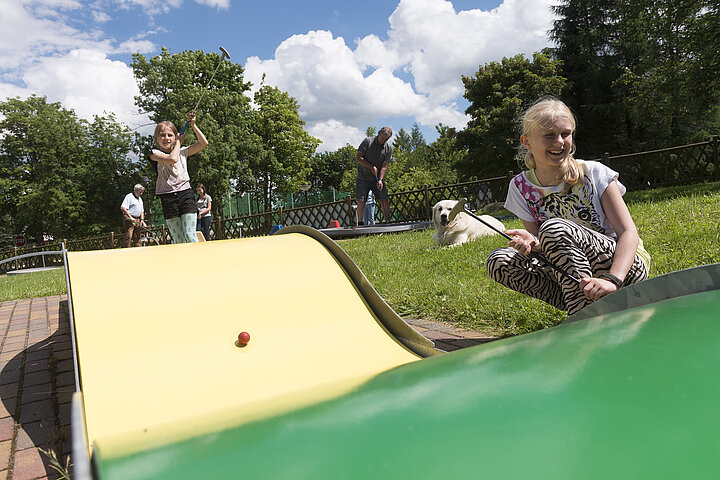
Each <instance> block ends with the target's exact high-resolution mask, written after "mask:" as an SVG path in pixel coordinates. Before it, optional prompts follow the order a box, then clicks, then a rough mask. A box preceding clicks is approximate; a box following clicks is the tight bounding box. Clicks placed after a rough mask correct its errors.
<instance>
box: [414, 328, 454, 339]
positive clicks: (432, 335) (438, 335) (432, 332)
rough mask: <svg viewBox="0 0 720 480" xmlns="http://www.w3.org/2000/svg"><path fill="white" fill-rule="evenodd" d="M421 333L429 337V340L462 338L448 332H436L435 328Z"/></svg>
mask: <svg viewBox="0 0 720 480" xmlns="http://www.w3.org/2000/svg"><path fill="white" fill-rule="evenodd" d="M423 335H425V337H427V338H429V339H430V340H446V339H447V340H454V339H459V338H462V337H458V336H456V335H451V334H449V333H445V332H438V331H437V330H428V331H427V332H425V333H424V334H423Z"/></svg>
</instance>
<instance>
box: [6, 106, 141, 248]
mask: <svg viewBox="0 0 720 480" xmlns="http://www.w3.org/2000/svg"><path fill="white" fill-rule="evenodd" d="M0 116H1V117H2V120H0V132H1V134H0V173H1V175H0V191H2V192H3V193H2V197H0V209H1V210H2V212H3V213H4V214H8V215H10V216H11V218H12V222H13V224H14V227H15V233H24V234H26V235H29V236H30V237H33V238H36V239H40V238H41V237H42V235H43V234H49V235H53V236H55V237H68V236H81V235H87V234H93V233H98V232H101V231H107V230H110V229H117V228H118V227H119V226H120V202H121V201H122V198H123V197H124V195H125V194H127V193H128V192H130V191H132V186H133V185H134V184H135V183H136V182H138V181H139V180H140V177H139V174H138V168H137V165H136V164H133V162H132V161H131V159H130V157H129V155H128V154H129V152H131V151H132V136H131V134H130V132H129V131H128V130H127V128H126V127H124V126H121V125H119V124H118V123H117V122H116V121H115V118H114V116H112V115H108V116H104V117H98V116H96V117H95V118H94V120H93V122H92V123H88V122H87V121H85V120H82V119H79V118H78V117H77V116H76V115H75V112H73V111H72V110H67V109H64V108H62V107H61V105H60V104H59V103H48V102H47V100H46V98H45V97H37V96H34V95H33V96H31V97H29V98H27V99H26V100H21V99H19V98H11V99H7V101H5V102H2V103H0Z"/></svg>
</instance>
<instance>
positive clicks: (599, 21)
mask: <svg viewBox="0 0 720 480" xmlns="http://www.w3.org/2000/svg"><path fill="white" fill-rule="evenodd" d="M618 3H619V2H618V0H607V1H603V2H597V1H594V0H560V1H559V2H558V4H557V5H555V6H553V7H552V9H553V11H554V12H555V13H556V14H557V15H558V16H559V18H558V19H557V20H555V22H554V24H553V29H552V30H551V32H550V38H551V39H552V40H553V41H554V42H555V45H556V47H555V48H553V49H552V55H553V58H556V59H558V60H559V61H561V62H562V66H561V72H562V75H563V76H564V77H565V78H567V80H568V82H567V85H566V88H565V91H564V98H565V99H566V100H567V102H566V103H567V104H568V106H569V107H570V108H571V109H572V110H573V112H574V113H575V115H576V117H577V125H578V131H577V133H576V135H575V141H576V144H577V148H578V151H577V154H578V156H579V157H583V158H597V157H599V156H600V155H602V154H603V153H604V152H605V151H617V150H616V149H617V148H618V147H619V146H620V144H619V143H618V142H619V140H618V139H617V138H616V135H617V133H618V130H625V129H626V128H627V122H626V116H625V110H624V109H623V108H622V105H620V103H619V102H618V92H617V91H616V90H615V89H614V88H613V84H614V82H615V81H616V80H617V79H618V78H619V77H620V75H621V74H622V65H621V63H620V58H619V54H618V52H617V51H616V50H615V49H614V48H611V42H612V41H613V40H612V39H613V38H614V37H615V36H616V35H617V32H616V15H615V14H614V10H615V8H616V7H617V5H618Z"/></svg>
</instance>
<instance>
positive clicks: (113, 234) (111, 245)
mask: <svg viewBox="0 0 720 480" xmlns="http://www.w3.org/2000/svg"><path fill="white" fill-rule="evenodd" d="M113 248H115V232H110V249H113Z"/></svg>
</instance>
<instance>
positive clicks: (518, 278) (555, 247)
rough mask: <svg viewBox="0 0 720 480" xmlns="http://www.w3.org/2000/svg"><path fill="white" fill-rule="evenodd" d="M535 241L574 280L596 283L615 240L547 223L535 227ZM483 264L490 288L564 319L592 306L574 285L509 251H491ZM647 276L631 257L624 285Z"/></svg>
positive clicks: (557, 221)
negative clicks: (561, 313) (563, 314)
mask: <svg viewBox="0 0 720 480" xmlns="http://www.w3.org/2000/svg"><path fill="white" fill-rule="evenodd" d="M538 239H539V241H540V246H541V248H542V253H543V254H544V255H545V257H546V258H547V259H548V260H549V261H551V262H553V263H554V264H555V265H558V266H559V267H561V268H563V269H564V270H566V271H567V272H568V273H570V275H572V276H574V277H576V278H583V277H597V276H599V275H600V274H602V273H606V272H609V271H610V266H611V265H612V259H613V255H614V254H615V240H613V239H612V238H610V237H607V236H605V235H603V234H601V233H598V232H595V231H592V230H590V229H588V228H585V227H583V226H580V225H578V224H576V223H574V222H571V221H569V220H565V219H562V218H552V219H550V220H547V221H546V222H544V223H543V224H542V225H541V226H540V232H539V234H538ZM486 264H487V270H488V273H489V274H490V277H491V278H492V279H493V280H495V281H496V282H499V283H501V284H503V285H505V286H506V287H508V288H510V289H512V290H515V291H516V292H520V293H524V294H525V295H530V296H531V297H534V298H537V299H540V300H542V301H544V302H547V303H549V304H550V305H552V306H554V307H556V308H559V309H560V310H565V311H567V312H568V313H569V314H573V313H575V312H577V311H578V310H580V309H581V308H583V307H585V306H587V305H589V304H590V303H592V302H593V300H591V299H589V298H587V297H586V296H585V295H584V294H583V292H582V290H581V289H580V288H579V286H578V284H577V283H576V282H574V281H573V280H570V279H568V278H566V277H564V276H563V275H561V274H560V273H557V272H556V271H555V270H553V269H552V268H551V267H549V266H547V265H545V264H543V263H539V262H538V261H537V260H535V259H532V258H530V257H527V256H525V255H523V254H521V253H520V252H518V251H517V250H515V249H514V248H510V247H505V248H498V249H496V250H493V251H492V252H491V253H490V255H489V256H488V259H487V262H486ZM647 274H648V272H647V267H646V266H645V264H644V263H643V261H642V260H641V259H640V257H639V256H638V255H637V254H636V255H635V261H633V264H632V267H630V271H629V272H628V273H627V275H626V276H625V281H624V284H625V285H630V284H633V283H635V282H639V281H641V280H644V279H645V278H646V277H647Z"/></svg>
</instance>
